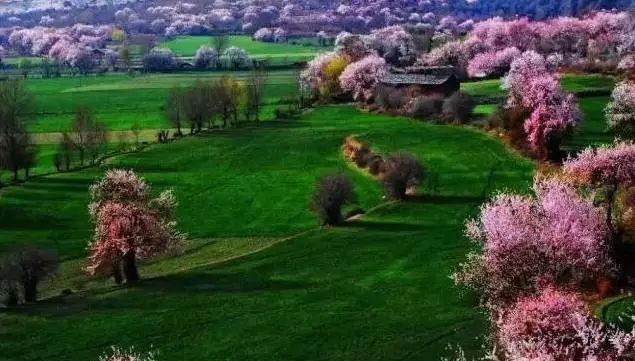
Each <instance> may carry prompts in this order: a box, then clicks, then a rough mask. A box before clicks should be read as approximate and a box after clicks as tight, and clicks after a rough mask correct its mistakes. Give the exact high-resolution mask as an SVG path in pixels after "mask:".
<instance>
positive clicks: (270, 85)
mask: <svg viewBox="0 0 635 361" xmlns="http://www.w3.org/2000/svg"><path fill="white" fill-rule="evenodd" d="M227 75H232V76H235V77H237V78H238V79H244V78H245V77H246V76H247V72H188V73H169V74H144V75H138V76H134V77H131V76H129V75H125V74H112V75H111V74H108V75H104V76H91V77H76V78H54V79H29V80H28V81H27V83H26V84H27V88H28V90H29V91H30V93H31V94H32V95H33V98H34V104H33V110H32V111H31V112H29V113H28V114H27V128H28V129H29V131H31V132H37V133H46V132H48V133H57V132H62V131H66V130H69V129H70V127H71V124H72V121H73V117H74V115H75V112H76V110H77V108H78V107H80V106H87V107H89V108H90V109H92V111H93V112H94V113H95V116H96V117H97V118H98V119H99V120H100V121H101V122H103V123H104V124H105V126H106V128H107V129H108V130H130V129H131V128H132V127H133V126H134V125H135V124H138V125H139V126H140V127H141V128H142V129H165V128H168V127H170V124H169V123H168V121H167V120H166V118H165V111H164V104H165V100H166V98H167V94H168V91H169V89H170V88H171V87H173V86H187V85H190V84H192V83H193V82H194V81H195V80H197V79H201V80H205V79H213V78H218V77H221V76H227ZM265 92H266V99H265V104H266V105H275V104H276V103H277V102H278V101H279V100H280V98H282V97H285V96H292V95H295V94H296V93H297V71H295V70H275V71H271V72H270V73H269V74H268V81H267V87H266V89H265ZM265 110H268V111H269V115H270V114H271V111H272V110H271V109H265ZM265 115H267V114H265Z"/></svg>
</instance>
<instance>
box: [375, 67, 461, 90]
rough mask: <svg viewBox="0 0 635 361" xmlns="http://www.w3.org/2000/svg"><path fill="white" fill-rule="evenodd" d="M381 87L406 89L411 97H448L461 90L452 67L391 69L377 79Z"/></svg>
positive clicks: (459, 82)
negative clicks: (436, 95) (434, 95)
mask: <svg viewBox="0 0 635 361" xmlns="http://www.w3.org/2000/svg"><path fill="white" fill-rule="evenodd" d="M379 83H380V84H381V85H382V86H383V87H389V88H396V89H408V91H409V93H410V95H411V96H419V95H433V94H439V95H442V96H444V97H448V96H450V95H452V94H454V93H455V92H458V91H459V90H460V89H461V81H460V80H459V78H458V77H457V76H456V71H455V69H454V67H451V66H434V67H411V68H403V69H396V68H393V69H391V70H390V71H389V72H387V73H386V74H385V75H384V76H382V77H381V78H380V79H379Z"/></svg>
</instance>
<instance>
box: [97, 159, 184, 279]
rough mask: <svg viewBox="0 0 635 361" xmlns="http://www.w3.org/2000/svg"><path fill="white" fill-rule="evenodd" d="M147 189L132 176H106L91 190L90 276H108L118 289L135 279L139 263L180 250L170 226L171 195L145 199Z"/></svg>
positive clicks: (118, 172)
mask: <svg viewBox="0 0 635 361" xmlns="http://www.w3.org/2000/svg"><path fill="white" fill-rule="evenodd" d="M148 192H149V186H148V185H147V183H146V182H145V181H144V180H143V179H142V178H139V177H138V176H137V175H136V174H135V173H134V172H132V171H127V170H109V171H107V172H106V174H105V176H104V178H102V179H100V180H99V181H97V182H96V183H95V184H93V185H92V186H91V188H90V193H91V203H90V205H89V210H90V214H91V217H92V219H93V222H94V223H95V232H94V235H93V239H92V240H91V241H90V243H89V247H88V249H89V265H88V267H87V270H88V272H89V274H91V275H94V274H97V273H105V274H112V275H113V276H114V278H115V281H116V282H117V283H121V282H122V281H123V279H124V277H125V280H126V281H127V282H134V281H137V280H138V279H139V273H138V270H137V260H138V259H148V258H151V257H154V256H156V255H160V254H173V253H176V252H178V251H179V250H180V247H181V246H182V242H183V239H184V237H183V235H181V234H179V233H178V232H177V231H176V228H175V226H176V223H175V222H174V221H173V220H172V218H173V210H174V207H175V206H176V201H175V199H174V196H173V195H172V193H171V191H167V192H163V193H161V195H160V196H159V197H158V198H156V199H152V200H151V199H149V196H148Z"/></svg>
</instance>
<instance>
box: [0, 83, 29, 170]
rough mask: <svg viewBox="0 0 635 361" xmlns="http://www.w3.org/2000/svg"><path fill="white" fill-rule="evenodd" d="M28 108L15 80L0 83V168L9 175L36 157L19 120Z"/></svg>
mask: <svg viewBox="0 0 635 361" xmlns="http://www.w3.org/2000/svg"><path fill="white" fill-rule="evenodd" d="M30 104H31V97H30V95H29V94H28V93H27V91H26V89H25V87H24V83H23V82H22V81H21V80H19V79H7V80H2V81H0V166H1V167H2V168H3V169H7V170H10V171H11V172H12V173H13V180H14V181H17V180H18V171H19V170H20V169H25V168H26V167H27V166H28V167H30V166H31V165H32V162H33V158H34V156H35V153H36V149H35V146H34V144H33V142H32V140H31V136H30V135H29V134H28V133H27V131H26V129H25V127H24V123H23V120H22V116H23V114H24V113H25V111H26V109H28V108H29V105H30Z"/></svg>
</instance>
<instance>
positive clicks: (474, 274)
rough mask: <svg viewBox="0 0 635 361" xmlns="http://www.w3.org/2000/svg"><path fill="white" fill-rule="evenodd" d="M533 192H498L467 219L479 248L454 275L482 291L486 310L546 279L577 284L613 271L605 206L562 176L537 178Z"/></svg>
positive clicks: (528, 292)
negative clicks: (581, 195)
mask: <svg viewBox="0 0 635 361" xmlns="http://www.w3.org/2000/svg"><path fill="white" fill-rule="evenodd" d="M534 192H535V196H533V197H530V196H520V195H515V194H506V193H501V194H499V195H498V196H496V197H495V198H494V199H493V200H492V201H490V202H489V203H487V204H485V205H484V206H483V207H482V209H481V214H480V216H479V217H478V218H477V219H474V220H471V221H469V222H468V224H467V228H466V235H467V236H468V237H469V238H471V239H472V240H473V241H474V242H476V244H478V245H479V247H480V248H481V249H482V253H475V254H473V255H471V256H470V257H469V258H468V262H466V263H464V264H462V265H461V266H460V267H459V271H458V272H457V273H456V274H455V277H454V279H455V281H456V282H457V283H458V284H462V285H465V286H468V287H469V288H472V289H475V290H477V291H480V292H482V296H483V301H484V304H485V305H486V306H488V307H489V308H490V310H496V309H500V308H501V307H502V306H504V305H506V304H509V303H510V302H513V301H514V300H516V299H518V297H521V296H524V295H531V294H534V293H535V292H536V291H537V290H539V289H540V287H541V285H542V284H545V283H557V282H566V283H568V284H576V283H578V282H581V281H583V280H584V279H588V278H591V279H594V278H595V277H599V276H605V275H608V274H610V273H611V272H612V271H613V268H614V266H613V261H612V260H611V258H610V257H609V256H608V245H607V239H608V228H607V226H606V224H605V222H604V212H603V210H602V209H601V208H597V207H595V206H594V205H593V204H592V203H591V202H590V201H588V200H586V199H584V198H582V197H580V196H579V195H578V194H577V193H576V190H575V189H574V188H572V187H571V186H569V185H567V184H566V183H565V182H562V181H558V180H545V181H537V182H536V183H535V185H534Z"/></svg>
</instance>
